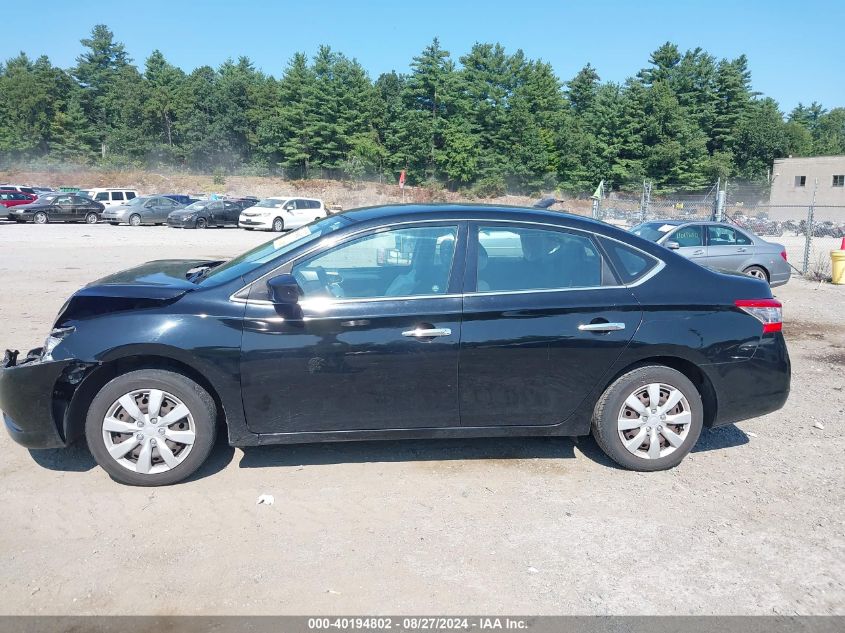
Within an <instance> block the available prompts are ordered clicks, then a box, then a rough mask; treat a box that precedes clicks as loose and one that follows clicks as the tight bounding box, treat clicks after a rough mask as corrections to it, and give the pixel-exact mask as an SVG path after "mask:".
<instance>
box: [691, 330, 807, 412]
mask: <svg viewBox="0 0 845 633" xmlns="http://www.w3.org/2000/svg"><path fill="white" fill-rule="evenodd" d="M702 369H703V370H705V372H706V373H707V376H708V378H710V381H711V382H712V383H713V387H714V389H715V391H716V400H717V405H716V415H715V418H714V420H713V422H712V426H714V427H716V426H724V425H726V424H732V423H734V422H739V421H741V420H747V419H749V418H756V417H759V416H761V415H765V414H767V413H771V412H773V411H777V410H778V409H780V408H781V407H783V405H784V404H785V403H786V400H787V398H788V397H789V389H790V382H791V379H792V368H791V364H790V360H789V353H788V351H787V349H786V342H785V341H784V338H783V334H782V333H780V332H778V333H777V334H770V335H765V336H764V337H763V339H762V340H761V341H760V344H759V345H758V346H757V350H756V351H755V352H754V356H752V357H751V358H750V359H748V360H743V361H737V362H733V363H719V364H716V365H705V366H703V367H702Z"/></svg>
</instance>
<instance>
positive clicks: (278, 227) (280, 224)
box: [273, 220, 283, 231]
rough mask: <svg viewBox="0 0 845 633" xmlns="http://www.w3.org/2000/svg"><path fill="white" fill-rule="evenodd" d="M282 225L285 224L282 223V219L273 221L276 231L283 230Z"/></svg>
mask: <svg viewBox="0 0 845 633" xmlns="http://www.w3.org/2000/svg"><path fill="white" fill-rule="evenodd" d="M282 226H283V225H282V221H281V220H276V221H275V222H273V230H274V231H281V230H282Z"/></svg>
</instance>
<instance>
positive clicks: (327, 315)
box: [0, 206, 790, 486]
mask: <svg viewBox="0 0 845 633" xmlns="http://www.w3.org/2000/svg"><path fill="white" fill-rule="evenodd" d="M17 356H18V354H17V352H7V353H6V357H5V359H4V362H3V369H2V370H0V408H2V410H3V411H4V419H5V424H6V428H7V430H8V431H9V433H10V434H11V436H12V438H14V439H15V440H16V441H17V442H19V443H20V444H23V445H24V446H27V447H31V448H55V447H62V446H66V445H68V444H69V443H71V442H73V441H74V440H76V439H77V438H79V437H81V436H83V435H84V436H85V438H86V439H87V442H88V446H89V447H90V450H91V452H92V454H93V456H94V457H95V459H96V460H97V461H98V462H99V464H100V465H101V466H102V467H103V468H104V469H105V470H106V471H108V473H109V474H110V475H111V476H112V477H113V478H114V479H116V480H118V481H121V482H125V483H129V484H136V485H149V486H153V485H161V484H170V483H174V482H177V481H179V480H182V479H184V478H185V477H187V476H188V475H190V474H191V473H192V472H194V471H195V470H196V469H197V468H198V467H199V466H200V464H202V463H203V462H204V461H205V459H206V458H207V457H208V455H209V452H210V451H211V448H212V445H213V443H214V438H215V433H216V428H215V427H216V424H217V422H218V421H220V420H223V421H225V424H226V425H227V429H228V437H229V442H230V443H231V444H233V445H236V446H256V445H262V444H289V443H297V442H320V441H339V440H356V439H357V440H365V439H384V438H445V437H464V438H466V437H481V436H527V435H542V436H577V435H584V434H587V433H590V432H592V434H593V435H594V436H595V438H596V440H597V442H598V444H599V445H600V446H601V448H602V449H603V450H604V451H605V452H606V453H607V454H608V455H609V456H610V457H611V458H612V459H614V460H615V461H616V462H618V463H619V464H621V465H623V466H625V467H627V468H630V469H634V470H642V471H652V470H661V469H665V468H670V467H673V466H675V465H677V464H678V463H679V462H680V461H681V460H682V459H683V457H684V456H685V455H686V454H687V453H689V451H690V450H691V449H692V447H693V445H694V444H695V443H696V440H697V439H698V437H699V434H700V433H701V430H702V428H703V427H704V426H707V427H714V426H720V425H724V424H729V423H732V422H736V421H738V420H743V419H746V418H750V417H754V416H759V415H762V414H764V413H768V412H770V411H774V410H777V409H779V408H780V407H781V406H782V405H783V404H784V402H785V401H786V398H787V395H788V393H789V383H790V363H789V356H788V354H787V350H786V344H785V342H784V338H783V335H782V333H781V306H780V303H779V302H777V301H775V300H773V299H772V295H771V291H770V290H769V287H768V285H767V284H766V283H764V282H762V281H760V280H758V279H753V278H750V277H747V276H744V275H730V274H723V273H719V272H715V271H712V270H708V269H705V268H703V267H701V266H698V265H697V264H694V263H692V262H690V261H689V260H687V259H685V258H683V257H681V256H679V255H677V254H675V253H674V252H671V251H669V250H666V249H664V248H662V247H661V246H658V245H656V244H653V243H651V242H649V241H647V240H644V239H642V238H639V237H637V236H635V235H632V234H630V233H626V232H624V231H622V230H619V229H616V228H614V227H612V226H609V225H607V224H602V223H598V222H595V221H592V220H588V219H584V218H579V217H576V216H569V215H564V214H560V213H553V212H548V211H541V210H531V209H517V208H507V207H473V206H434V207H429V206H395V207H380V208H378V207H376V208H370V209H359V210H355V211H350V212H346V213H342V214H338V215H333V216H329V217H328V218H325V219H322V220H320V221H318V222H314V223H312V224H310V225H307V226H304V227H302V228H300V229H296V230H294V231H292V232H290V233H287V234H285V235H283V236H281V237H279V238H278V239H274V240H272V241H270V242H267V243H266V244H263V245H261V246H259V247H257V248H255V249H253V250H252V251H249V252H247V253H245V254H243V255H241V256H239V257H236V258H234V259H232V260H229V261H225V262H221V261H184V260H164V261H156V262H150V263H148V264H145V265H143V266H140V267H137V268H133V269H130V270H127V271H124V272H121V273H117V274H114V275H112V276H110V277H106V278H105V279H102V280H100V281H99V282H95V283H93V284H91V285H88V286H86V287H85V288H83V289H81V290H79V291H78V292H77V293H76V294H74V295H73V296H72V297H71V298H70V299H69V300H68V302H67V303H66V304H65V306H64V307H63V308H62V310H61V312H60V314H59V316H58V318H57V319H56V322H55V324H54V326H53V330H52V332H51V333H50V336H49V337H48V338H47V340H46V342H45V344H44V347H42V348H38V349H35V350H32V351H30V352H29V353H28V354H27V355H26V357H24V358H20V359H18V357H17Z"/></svg>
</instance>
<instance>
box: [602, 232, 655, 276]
mask: <svg viewBox="0 0 845 633" xmlns="http://www.w3.org/2000/svg"><path fill="white" fill-rule="evenodd" d="M599 239H600V240H601V245H602V246H603V247H604V250H605V251H606V252H607V256H608V257H609V258H610V262H611V263H612V264H613V268H615V269H616V274H617V275H618V276H619V278H620V279H621V281H622V283H624V284H630V283H634V282H635V281H637V280H638V279H641V278H642V277H643V276H645V275H647V274H648V273H649V272H650V271H651V270H652V269H654V267H655V266H657V264H658V261H657V260H656V259H655V258H654V257H651V256H650V255H646V254H645V253H643V252H642V251H638V250H635V249H633V248H631V247H630V246H626V245H625V244H622V243H621V242H617V241H616V240H610V239H607V238H605V237H600V238H599Z"/></svg>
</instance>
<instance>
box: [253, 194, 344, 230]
mask: <svg viewBox="0 0 845 633" xmlns="http://www.w3.org/2000/svg"><path fill="white" fill-rule="evenodd" d="M327 215H328V212H327V211H326V208H325V206H323V201H322V200H318V199H316V198H264V199H263V200H259V201H258V202H257V203H256V204H255V205H254V206H251V207H250V208H249V209H245V210H244V212H243V213H241V217H240V220H239V222H238V226H240V227H241V228H242V229H247V230H248V231H251V230H253V229H261V230H264V231H276V232H277V233H278V232H279V231H284V230H287V229H295V228H299V227H300V226H304V225H306V224H308V223H309V222H313V221H314V220H320V219H322V218H325V217H326V216H327Z"/></svg>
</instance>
